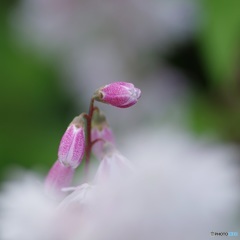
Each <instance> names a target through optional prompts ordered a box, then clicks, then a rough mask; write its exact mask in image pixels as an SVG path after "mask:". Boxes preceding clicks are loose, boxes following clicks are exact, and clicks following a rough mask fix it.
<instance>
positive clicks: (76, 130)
mask: <svg viewBox="0 0 240 240" xmlns="http://www.w3.org/2000/svg"><path fill="white" fill-rule="evenodd" d="M84 150H85V133H84V119H83V117H82V115H80V116H78V117H75V118H74V119H73V121H72V123H71V124H70V125H69V127H68V128H67V130H66V132H65V133H64V135H63V137H62V140H61V142H60V145H59V149H58V160H59V161H60V162H62V163H63V164H64V165H66V166H70V167H72V168H77V167H78V166H79V164H80V163H81V161H82V158H83V155H84Z"/></svg>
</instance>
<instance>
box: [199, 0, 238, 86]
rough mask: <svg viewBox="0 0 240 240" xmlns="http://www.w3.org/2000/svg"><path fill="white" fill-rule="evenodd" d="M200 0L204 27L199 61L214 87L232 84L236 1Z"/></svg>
mask: <svg viewBox="0 0 240 240" xmlns="http://www.w3.org/2000/svg"><path fill="white" fill-rule="evenodd" d="M202 2H203V14H204V15H203V25H204V26H203V31H202V32H201V34H200V37H199V42H200V47H201V51H202V53H203V62H204V63H205V64H206V68H207V70H208V72H209V74H210V77H211V82H212V84H213V85H214V86H215V87H219V86H221V87H222V86H223V87H229V86H230V87H233V86H234V81H235V73H236V72H235V71H236V68H237V61H238V60H239V57H240V52H239V51H240V46H239V42H240V14H239V9H240V1H239V0H231V1H229V0H221V1H219V0H202Z"/></svg>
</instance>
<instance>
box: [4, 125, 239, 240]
mask: <svg viewBox="0 0 240 240" xmlns="http://www.w3.org/2000/svg"><path fill="white" fill-rule="evenodd" d="M125 144H126V148H125V151H126V152H127V155H128V157H130V158H132V159H134V164H135V166H136V171H134V172H133V173H132V174H127V175H124V176H121V175H120V176H119V177H116V178H112V179H111V181H109V182H107V183H106V182H102V183H101V184H97V185H95V186H92V185H91V184H84V185H81V186H80V187H77V188H72V189H71V188H70V189H68V190H72V191H73V192H72V193H71V194H69V195H68V197H66V198H65V199H64V200H63V202H62V203H60V204H57V203H51V204H49V201H48V200H47V199H45V197H44V196H43V195H42V189H41V188H36V184H33V183H34V181H33V180H32V178H29V177H27V178H26V180H24V181H21V182H15V183H13V184H11V185H9V184H6V186H5V191H4V192H2V193H1V201H0V203H1V206H0V207H1V208H2V209H4V214H3V215H1V227H2V229H1V234H2V236H4V237H5V238H6V239H9V240H15V239H18V240H19V239H20V240H26V239H27V240H28V239H38V236H43V234H45V236H46V237H45V236H44V237H42V239H51V240H52V239H68V240H69V239H70V240H71V239H72V240H75V239H84V240H112V239H115V240H118V239H119V240H120V239H121V240H123V239H124V240H132V239H139V240H148V239H152V240H155V239H156V240H159V239H169V240H175V239H180V240H181V239H182V240H183V239H184V240H188V239H189V240H190V239H191V240H192V239H196V240H202V239H208V238H209V236H210V233H211V231H220V232H223V231H224V232H225V231H229V230H230V229H231V230H233V231H237V229H236V228H235V227H236V226H235V225H236V223H237V222H236V219H235V218H234V217H235V216H236V215H237V209H238V204H239V192H238V185H237V181H238V180H239V179H238V178H239V169H238V168H237V167H236V165H235V158H236V157H237V155H236V152H235V150H234V148H232V147H228V146H225V145H217V144H215V145H214V144H213V143H210V141H209V140H208V141H198V140H196V139H195V138H193V137H191V136H189V135H188V134H184V133H182V132H177V131H175V130H172V131H167V130H164V131H159V130H157V129H155V130H154V131H153V130H150V129H148V130H147V129H146V130H142V131H140V130H139V131H137V132H136V133H135V134H134V135H132V136H128V137H127V138H126V141H125ZM108 160H109V159H108ZM37 185H38V184H37ZM3 200H4V201H3ZM52 205H55V207H52ZM31 206H33V208H31ZM53 209H55V212H54V211H53ZM53 213H54V214H53ZM23 219H27V220H28V221H23ZM44 219H45V220H44ZM49 222H51V224H49ZM42 223H44V224H42ZM29 224H30V226H31V227H29ZM49 225H50V226H51V228H50V229H49V227H48V226H49ZM10 226H11V227H10ZM17 230H18V231H17ZM49 230H51V231H49ZM14 232H15V233H16V234H15V235H10V234H11V233H14ZM26 233H28V234H30V235H29V236H26ZM34 234H35V235H36V236H34ZM37 234H40V235H37ZM30 236H31V237H30ZM7 237H8V238H7ZM3 239H4V238H3Z"/></svg>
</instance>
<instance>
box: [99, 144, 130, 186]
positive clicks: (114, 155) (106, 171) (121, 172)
mask: <svg viewBox="0 0 240 240" xmlns="http://www.w3.org/2000/svg"><path fill="white" fill-rule="evenodd" d="M105 148H107V149H105V152H107V154H106V155H105V156H104V157H103V159H102V161H101V163H100V165H99V167H98V170H97V173H96V175H95V178H94V182H95V183H104V182H107V181H109V180H111V179H116V178H120V179H121V178H122V177H124V176H125V175H126V174H129V173H133V172H134V166H133V164H132V163H131V162H130V161H129V160H128V159H127V158H125V157H124V156H123V155H122V154H120V153H119V152H118V151H117V150H116V149H115V148H114V147H113V145H111V144H106V145H105Z"/></svg>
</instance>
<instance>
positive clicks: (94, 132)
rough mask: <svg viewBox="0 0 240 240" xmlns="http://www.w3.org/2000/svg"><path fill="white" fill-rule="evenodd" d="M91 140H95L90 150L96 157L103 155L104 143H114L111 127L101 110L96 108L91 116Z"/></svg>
mask: <svg viewBox="0 0 240 240" xmlns="http://www.w3.org/2000/svg"><path fill="white" fill-rule="evenodd" d="M91 139H92V142H94V141H96V142H95V143H94V144H93V146H92V151H93V153H94V155H95V156H96V157H97V158H98V159H102V157H103V155H104V147H103V146H104V144H105V143H111V144H113V145H114V144H115V140H114V136H113V133H112V130H111V128H110V127H109V125H108V123H107V121H106V117H105V115H104V114H103V112H101V111H99V110H98V109H96V110H95V111H94V114H93V118H92V129H91Z"/></svg>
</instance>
